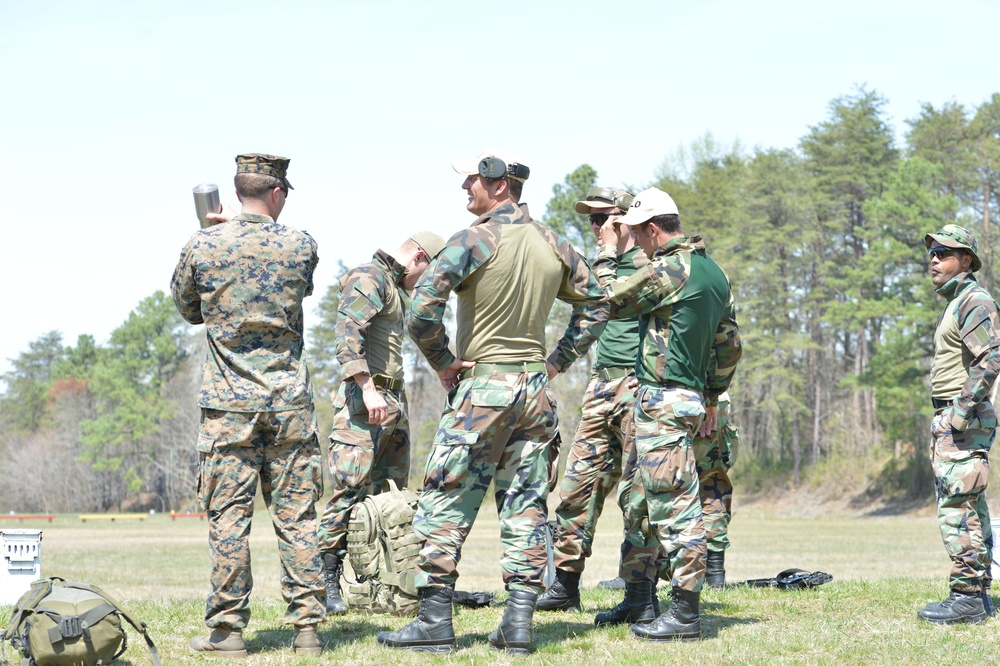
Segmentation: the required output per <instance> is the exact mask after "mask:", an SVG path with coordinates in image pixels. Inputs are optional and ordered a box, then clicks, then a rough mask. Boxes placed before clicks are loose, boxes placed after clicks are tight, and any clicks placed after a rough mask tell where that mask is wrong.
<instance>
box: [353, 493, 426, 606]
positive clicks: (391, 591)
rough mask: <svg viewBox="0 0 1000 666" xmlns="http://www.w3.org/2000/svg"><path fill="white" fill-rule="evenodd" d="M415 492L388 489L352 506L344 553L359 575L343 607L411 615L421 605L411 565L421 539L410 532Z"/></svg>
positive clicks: (418, 550) (356, 574) (416, 556)
mask: <svg viewBox="0 0 1000 666" xmlns="http://www.w3.org/2000/svg"><path fill="white" fill-rule="evenodd" d="M416 512H417V494H416V493H415V492H413V491H412V490H410V489H408V488H404V489H403V490H400V489H399V488H397V487H396V484H395V483H393V482H392V481H391V480H390V481H389V489H388V490H387V491H385V492H383V493H379V494H378V495H370V496H368V497H366V498H365V499H364V501H362V502H359V503H358V504H356V505H355V506H354V509H352V510H351V519H350V522H349V523H348V526H347V556H348V558H349V559H350V562H351V568H352V569H354V575H355V576H356V577H357V581H356V582H355V583H352V584H349V585H348V589H347V591H348V594H347V605H348V606H349V607H350V608H352V609H355V610H362V611H367V612H369V613H391V614H393V615H415V614H416V612H417V609H418V608H419V606H420V600H419V599H418V598H417V588H416V586H415V584H414V577H413V573H414V569H415V568H416V565H417V560H418V557H419V555H420V541H419V540H418V539H417V535H416V534H414V533H413V516H414V515H415V514H416Z"/></svg>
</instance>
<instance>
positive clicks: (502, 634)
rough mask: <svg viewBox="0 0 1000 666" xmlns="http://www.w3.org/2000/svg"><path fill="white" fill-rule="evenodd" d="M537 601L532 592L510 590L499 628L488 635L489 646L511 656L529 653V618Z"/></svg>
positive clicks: (536, 596)
mask: <svg viewBox="0 0 1000 666" xmlns="http://www.w3.org/2000/svg"><path fill="white" fill-rule="evenodd" d="M537 601H538V595H537V594H535V593H534V592H525V591H524V590H511V591H510V594H509V595H508V596H507V610H505V611H504V612H503V619H502V620H500V626H499V627H497V629H496V631H494V632H492V633H491V634H490V637H489V641H490V645H491V646H493V647H494V648H496V649H497V650H503V651H504V652H510V653H511V654H528V653H529V652H531V616H532V615H533V614H534V613H535V603H536V602H537Z"/></svg>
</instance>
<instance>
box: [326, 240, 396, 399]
mask: <svg viewBox="0 0 1000 666" xmlns="http://www.w3.org/2000/svg"><path fill="white" fill-rule="evenodd" d="M405 274H406V268H405V267H404V266H402V265H401V264H400V263H399V262H398V261H396V260H395V259H394V258H393V257H392V255H390V254H388V253H387V252H383V251H382V250H379V251H378V252H376V253H375V256H373V257H372V260H371V261H370V262H368V263H367V264H362V265H360V266H358V267H357V268H355V269H353V270H350V271H348V272H347V273H346V274H345V275H344V277H342V278H340V307H339V308H338V309H337V361H338V362H339V363H340V369H341V376H342V377H343V378H344V379H350V378H351V377H353V376H354V375H356V374H358V373H359V372H363V373H366V374H369V375H386V376H387V377H392V378H393V379H402V378H403V316H404V314H405V312H406V306H407V305H408V303H407V301H406V298H405V292H404V291H403V289H402V287H401V286H400V281H401V280H402V279H403V276H404V275H405Z"/></svg>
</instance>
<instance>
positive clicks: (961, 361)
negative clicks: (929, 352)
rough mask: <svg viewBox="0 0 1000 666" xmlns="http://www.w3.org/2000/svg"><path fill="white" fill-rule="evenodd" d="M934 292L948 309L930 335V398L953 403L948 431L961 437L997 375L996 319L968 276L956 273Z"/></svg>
mask: <svg viewBox="0 0 1000 666" xmlns="http://www.w3.org/2000/svg"><path fill="white" fill-rule="evenodd" d="M936 291H937V293H938V294H940V295H941V296H944V297H945V298H947V299H948V305H947V306H946V307H945V309H944V312H942V313H941V316H940V317H938V323H937V328H936V330H935V332H934V358H933V361H932V363H931V395H932V396H934V397H935V398H938V399H940V400H951V401H952V404H951V406H950V408H949V411H950V414H949V417H950V422H951V427H952V428H954V429H955V430H958V431H964V430H966V429H967V428H968V427H969V421H971V420H972V419H973V418H975V412H976V408H977V407H978V406H979V404H980V403H981V402H982V401H984V400H987V399H989V397H990V393H991V392H992V390H993V384H994V382H996V379H997V374H998V373H1000V316H998V314H997V303H996V301H995V300H994V299H993V296H991V295H990V293H989V292H988V291H986V290H985V289H984V288H983V287H981V286H979V283H977V282H976V277H975V275H973V274H972V273H968V272H966V273H961V274H959V275H957V276H955V277H953V278H952V279H951V280H949V281H948V282H946V283H945V284H943V285H941V286H940V287H938V288H937V290H936Z"/></svg>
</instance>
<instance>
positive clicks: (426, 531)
mask: <svg viewBox="0 0 1000 666" xmlns="http://www.w3.org/2000/svg"><path fill="white" fill-rule="evenodd" d="M558 433H559V421H558V418H557V416H556V402H555V398H554V397H553V396H552V392H551V390H550V389H549V382H548V378H547V377H546V374H545V373H544V372H530V373H516V372H514V373H497V374H493V375H487V376H478V377H477V376H472V377H469V378H467V379H464V380H463V381H461V382H460V383H459V385H458V386H457V387H456V388H455V389H454V391H453V392H452V393H451V394H449V400H448V404H447V405H446V407H445V410H444V413H443V414H442V416H441V422H440V425H439V427H438V431H437V434H436V435H435V436H434V445H433V447H432V450H431V454H430V457H429V458H428V460H427V470H426V473H425V476H424V486H423V491H422V492H421V493H420V501H419V506H418V508H417V514H416V516H415V518H414V522H413V528H414V531H415V532H416V534H417V536H418V537H419V538H420V539H421V541H422V548H421V551H420V563H419V565H418V571H417V574H416V585H417V587H418V588H423V587H453V586H454V585H455V581H456V579H457V578H458V562H459V559H460V558H461V551H462V544H463V543H464V542H465V539H466V537H468V535H469V530H470V529H471V528H472V525H473V523H474V522H475V519H476V515H477V514H478V512H479V507H480V506H481V505H482V502H483V499H484V498H485V495H486V490H487V488H488V487H489V485H490V482H491V481H492V482H493V483H494V489H495V494H494V500H495V502H496V507H497V513H498V514H499V517H500V540H501V542H502V544H503V555H502V556H501V559H500V568H501V570H502V573H503V581H504V583H505V584H506V585H507V588H508V589H511V590H523V591H530V592H536V593H540V592H542V590H543V589H544V588H543V585H542V574H543V571H544V569H545V562H546V555H545V531H546V528H545V523H546V520H547V518H548V507H547V505H546V500H547V498H548V495H549V491H550V489H551V487H552V485H554V482H555V466H556V462H557V460H558V456H559V441H558Z"/></svg>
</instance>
